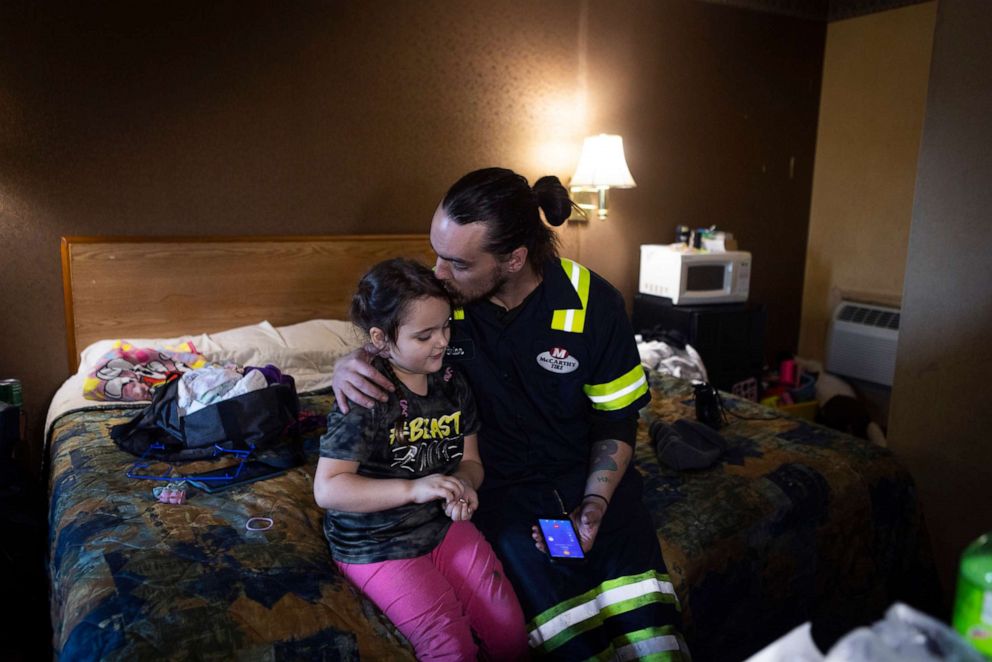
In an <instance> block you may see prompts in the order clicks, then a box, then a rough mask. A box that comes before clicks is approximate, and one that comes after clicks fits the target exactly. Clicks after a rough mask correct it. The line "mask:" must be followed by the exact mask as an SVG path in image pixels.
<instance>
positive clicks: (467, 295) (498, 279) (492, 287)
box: [444, 268, 508, 308]
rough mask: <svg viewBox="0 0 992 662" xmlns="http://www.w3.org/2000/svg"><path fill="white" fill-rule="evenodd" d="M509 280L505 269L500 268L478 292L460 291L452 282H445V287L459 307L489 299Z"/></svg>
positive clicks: (454, 303) (452, 301) (453, 302)
mask: <svg viewBox="0 0 992 662" xmlns="http://www.w3.org/2000/svg"><path fill="white" fill-rule="evenodd" d="M507 280H508V279H507V276H506V274H505V273H504V272H503V269H502V268H500V269H499V270H498V271H497V272H496V274H495V275H494V276H493V279H492V281H491V282H490V283H489V285H488V286H487V287H486V288H485V289H484V290H480V291H479V292H478V293H475V292H460V291H458V290H456V289H454V287H453V285H452V284H451V283H444V288H445V289H446V290H448V294H449V295H450V296H451V303H452V304H453V305H454V306H455V307H456V308H457V307H460V306H465V305H467V304H470V303H474V302H476V301H482V300H484V299H489V298H490V297H492V296H493V295H494V294H496V293H497V292H499V291H500V289H502V288H503V286H504V285H506V281H507Z"/></svg>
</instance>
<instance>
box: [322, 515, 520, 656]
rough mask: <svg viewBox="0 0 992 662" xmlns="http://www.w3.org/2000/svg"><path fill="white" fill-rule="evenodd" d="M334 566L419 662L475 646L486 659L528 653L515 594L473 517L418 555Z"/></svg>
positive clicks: (473, 651) (473, 652)
mask: <svg viewBox="0 0 992 662" xmlns="http://www.w3.org/2000/svg"><path fill="white" fill-rule="evenodd" d="M337 565H338V567H339V568H340V569H341V572H342V573H343V574H344V576H345V577H347V578H348V579H349V580H350V581H351V582H352V583H353V584H354V585H355V586H357V587H358V588H359V589H361V590H362V592H363V593H365V595H367V596H368V597H369V599H370V600H372V601H373V602H374V603H376V604H377V605H378V606H379V608H380V609H382V611H383V612H385V614H386V616H388V617H389V619H390V620H391V621H392V622H393V624H394V625H395V626H396V627H397V628H398V629H399V631H400V632H402V633H403V635H404V636H405V637H406V638H407V640H408V641H409V642H410V644H411V645H412V646H413V649H414V650H415V651H416V653H417V658H418V659H420V660H451V661H456V660H457V661H461V660H475V659H476V658H477V656H478V654H479V647H481V649H482V651H481V652H482V656H483V658H485V659H490V660H522V659H528V657H529V649H528V645H527V630H526V629H525V627H524V615H523V611H522V610H521V609H520V603H519V602H517V596H516V594H515V593H514V592H513V587H512V586H510V582H509V581H508V580H507V579H506V576H505V575H504V574H503V566H502V565H500V562H499V559H497V558H496V555H495V554H494V553H493V550H492V548H491V547H490V546H489V543H488V542H486V539H485V538H483V537H482V534H481V533H479V530H478V529H476V528H475V525H474V524H472V523H471V522H452V524H451V527H450V528H449V529H448V533H447V534H446V535H445V536H444V540H442V541H441V544H440V545H438V546H437V547H436V548H434V550H433V551H432V552H431V553H429V554H426V555H424V556H418V557H416V558H412V559H400V560H396V561H381V562H379V563H363V564H358V563H338V564H337ZM473 632H474V633H475V636H476V637H477V638H478V640H479V643H480V646H476V644H475V641H474V640H473V638H472V633H473Z"/></svg>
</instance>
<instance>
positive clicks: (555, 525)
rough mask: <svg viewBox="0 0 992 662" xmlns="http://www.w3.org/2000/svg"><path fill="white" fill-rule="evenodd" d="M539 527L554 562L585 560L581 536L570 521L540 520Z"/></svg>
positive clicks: (538, 521)
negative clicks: (580, 541)
mask: <svg viewBox="0 0 992 662" xmlns="http://www.w3.org/2000/svg"><path fill="white" fill-rule="evenodd" d="M537 524H538V526H540V527H541V534H542V535H544V545H545V547H547V548H548V556H550V557H551V560H552V561H571V560H580V559H584V558H585V554H583V553H582V545H580V544H579V534H578V532H576V530H575V526H573V525H572V520H570V519H539V520H537Z"/></svg>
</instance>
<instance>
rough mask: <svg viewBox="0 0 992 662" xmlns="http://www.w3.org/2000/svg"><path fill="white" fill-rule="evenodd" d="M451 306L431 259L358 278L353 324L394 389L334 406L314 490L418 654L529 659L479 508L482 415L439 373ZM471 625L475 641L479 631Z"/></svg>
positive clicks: (362, 575)
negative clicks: (373, 401) (475, 516)
mask: <svg viewBox="0 0 992 662" xmlns="http://www.w3.org/2000/svg"><path fill="white" fill-rule="evenodd" d="M450 317H451V305H450V303H449V300H448V296H447V294H446V292H445V290H444V287H443V286H442V285H441V283H440V282H439V281H438V280H437V279H436V278H435V277H434V274H433V272H431V270H430V269H428V268H427V267H425V266H423V265H421V264H418V263H416V262H412V261H410V260H402V259H394V260H387V261H385V262H381V263H379V264H377V265H376V266H375V267H373V268H372V269H371V270H370V271H369V272H368V273H367V274H366V275H365V276H364V277H363V278H362V280H361V281H360V282H359V284H358V292H357V293H356V294H355V296H354V299H353V300H352V304H351V318H352V321H353V322H354V323H355V324H357V325H358V326H359V327H361V328H362V329H364V330H365V331H366V332H367V333H368V334H369V339H370V340H371V342H372V343H373V344H374V345H375V346H376V347H377V348H378V349H379V350H382V355H388V357H389V358H388V360H387V359H383V358H377V359H375V360H374V361H373V365H375V366H376V367H377V368H378V369H379V370H380V371H382V372H383V373H384V374H385V375H387V376H388V377H389V378H390V379H391V380H392V381H393V384H394V386H395V391H394V392H393V393H392V394H391V395H390V396H389V399H388V401H387V402H382V403H379V404H378V405H376V406H375V407H374V408H373V409H371V410H369V409H366V408H365V407H351V408H350V410H349V412H348V413H347V414H342V413H341V412H340V411H339V410H338V408H337V407H335V409H334V410H333V411H332V412H331V413H330V415H329V416H328V419H327V434H325V435H324V437H323V438H321V440H320V461H319V462H318V464H317V473H316V475H315V477H314V498H315V499H316V501H317V504H318V505H319V506H321V507H322V508H326V509H327V514H326V517H325V519H324V532H325V535H326V536H327V540H328V543H329V545H330V548H331V555H332V556H333V557H334V560H335V562H336V563H337V565H338V567H339V568H340V569H341V572H342V573H343V574H344V575H345V576H346V577H347V578H348V579H349V580H351V582H352V583H354V584H355V585H356V586H357V587H358V588H359V589H361V590H362V591H363V592H364V593H365V594H366V595H367V596H368V597H369V598H370V599H371V600H372V601H373V602H375V603H376V604H377V605H378V606H379V608H380V609H382V610H383V612H385V614H386V615H387V616H388V617H389V618H390V619H391V620H392V621H393V623H394V624H395V625H396V627H397V628H399V630H400V632H402V633H403V634H404V636H406V638H407V640H409V642H410V644H411V645H412V646H413V648H414V650H415V651H416V653H417V657H418V658H419V659H421V660H474V659H476V657H477V655H478V653H479V651H478V648H479V647H481V649H482V653H483V655H484V657H487V658H489V659H493V660H513V659H523V658H526V657H527V655H528V653H527V651H528V645H527V632H526V630H525V627H524V619H523V613H522V611H521V608H520V604H519V603H518V602H517V597H516V595H515V594H514V592H513V588H512V587H511V586H510V583H509V581H508V580H507V579H506V577H505V576H504V575H503V568H502V566H501V565H500V562H499V560H498V559H497V558H496V556H495V554H494V553H493V551H492V548H491V547H490V546H489V544H488V543H487V542H486V540H485V539H484V538H483V537H482V534H480V533H479V531H478V529H476V528H475V525H474V524H472V523H471V522H469V521H468V520H469V519H470V518H471V517H472V513H473V512H474V511H475V509H476V508H477V507H478V496H477V494H476V490H477V489H478V487H479V485H480V484H481V483H482V477H483V470H482V462H481V460H480V459H479V451H478V446H477V443H476V432H477V430H478V427H479V424H478V418H477V415H476V408H475V403H474V401H473V399H472V395H471V392H470V390H469V388H468V384H467V383H466V381H465V379H464V377H462V375H461V374H460V373H458V372H454V371H453V370H452V369H451V368H450V367H449V368H444V369H442V361H443V359H444V353H445V348H446V347H447V346H448V338H449V333H450V328H449V323H450V322H449V319H450ZM473 633H474V635H475V638H476V639H477V640H478V642H479V645H478V646H477V645H476V643H475V639H473Z"/></svg>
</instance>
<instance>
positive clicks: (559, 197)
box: [441, 168, 572, 267]
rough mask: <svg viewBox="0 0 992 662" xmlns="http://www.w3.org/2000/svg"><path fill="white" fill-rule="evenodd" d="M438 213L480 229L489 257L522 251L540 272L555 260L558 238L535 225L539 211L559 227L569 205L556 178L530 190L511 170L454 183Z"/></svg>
mask: <svg viewBox="0 0 992 662" xmlns="http://www.w3.org/2000/svg"><path fill="white" fill-rule="evenodd" d="M441 207H442V208H443V209H444V211H445V213H446V214H447V215H448V217H449V218H450V219H451V220H453V221H454V222H455V223H458V224H459V225H467V224H468V223H475V222H479V221H481V222H483V223H486V224H487V225H488V232H487V237H488V239H487V242H486V247H485V248H486V251H488V252H489V253H492V254H493V255H498V256H504V255H509V254H510V253H511V252H513V250H514V249H516V248H518V247H520V246H526V247H527V255H528V259H529V260H530V263H531V265H537V266H538V267H540V266H541V265H543V264H544V263H545V262H546V261H548V260H550V259H552V258H554V257H556V256H557V255H558V236H557V235H556V234H555V233H554V232H552V230H551V228H549V227H548V226H547V225H545V224H544V223H542V222H541V214H540V211H539V209H540V210H541V211H544V217H545V219H547V221H548V223H549V224H550V225H554V226H559V225H561V224H562V223H564V222H565V219H566V218H568V217H569V215H570V214H571V212H572V201H571V200H570V199H569V197H568V191H567V190H565V187H564V186H562V185H561V182H560V181H559V180H558V178H557V177H554V176H547V177H541V178H540V179H539V180H537V181H536V182H535V183H534V187H533V188H531V186H530V185H529V184H528V183H527V179H526V178H524V177H523V176H522V175H518V174H517V173H515V172H513V171H512V170H507V169H506V168H483V169H482V170H475V171H473V172H470V173H468V174H467V175H465V176H464V177H462V178H461V179H459V180H458V181H457V182H455V184H454V185H453V186H452V187H451V188H450V189H448V193H447V194H446V195H445V196H444V200H442V201H441Z"/></svg>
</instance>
